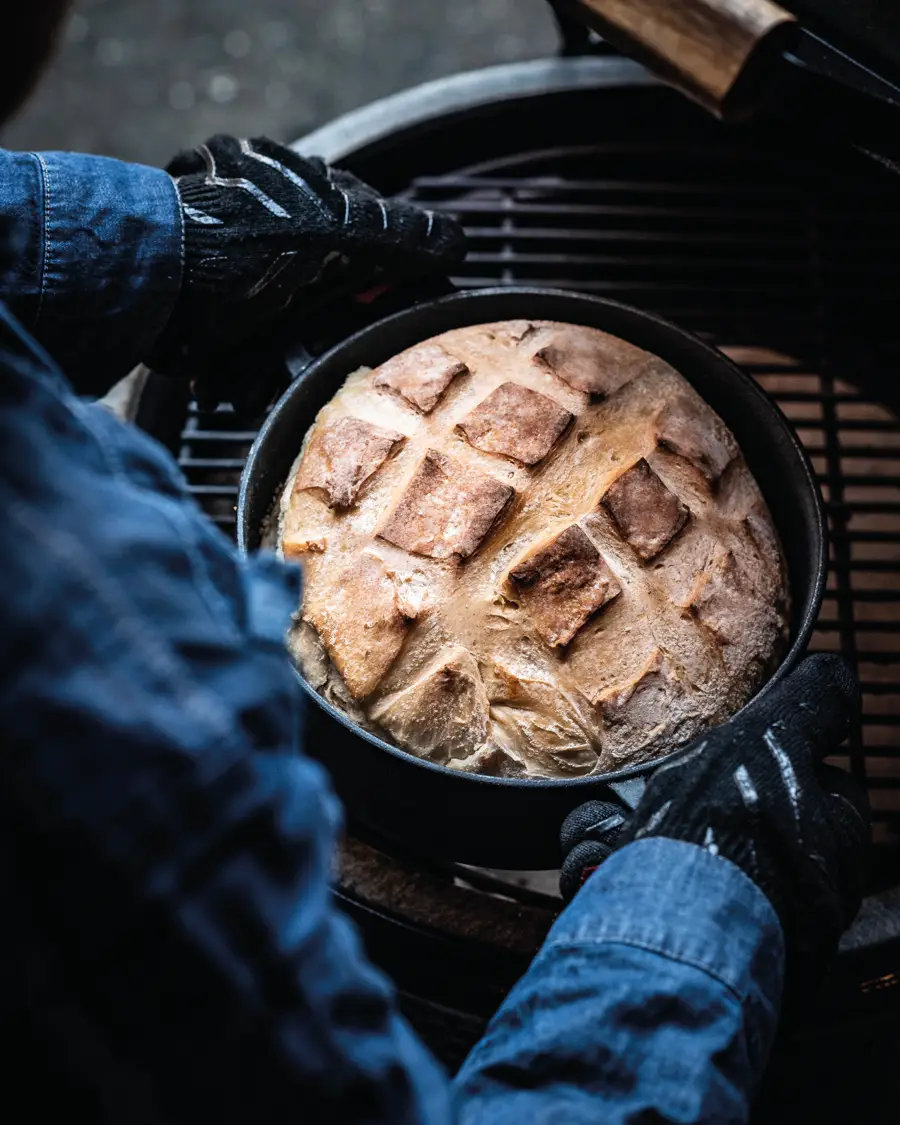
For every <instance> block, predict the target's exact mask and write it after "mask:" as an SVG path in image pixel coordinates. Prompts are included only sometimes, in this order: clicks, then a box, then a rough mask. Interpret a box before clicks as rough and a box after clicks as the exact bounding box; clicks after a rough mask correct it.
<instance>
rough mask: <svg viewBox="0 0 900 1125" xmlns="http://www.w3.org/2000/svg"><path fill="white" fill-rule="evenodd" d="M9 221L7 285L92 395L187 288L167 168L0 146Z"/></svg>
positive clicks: (1, 292)
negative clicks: (182, 281) (182, 274)
mask: <svg viewBox="0 0 900 1125" xmlns="http://www.w3.org/2000/svg"><path fill="white" fill-rule="evenodd" d="M0 216H3V218H4V220H5V225H6V226H7V227H9V228H10V229H11V231H12V236H11V237H10V247H9V248H10V254H9V255H8V257H9V259H11V260H9V261H7V262H5V263H4V264H5V267H6V268H5V270H4V273H3V276H2V279H0V296H2V298H3V299H4V300H5V301H6V302H7V304H8V305H9V307H10V308H11V309H12V310H13V312H14V313H15V315H16V316H17V317H18V319H19V320H20V321H21V322H22V323H23V324H24V325H25V327H26V328H28V329H29V331H30V332H31V333H32V335H33V336H34V337H35V338H36V339H37V340H39V341H40V343H41V344H43V346H44V347H45V348H46V349H47V351H48V352H50V354H51V355H52V356H53V357H54V359H55V360H56V361H57V363H59V364H60V366H61V367H62V368H63V369H64V370H65V372H66V374H67V376H68V377H69V378H70V379H71V380H72V382H73V384H74V385H75V387H76V388H77V389H78V390H79V391H81V392H82V393H85V394H102V393H103V392H104V391H105V390H107V389H108V388H109V386H111V385H112V383H113V382H115V380H116V379H117V378H119V377H121V376H122V375H125V374H127V372H128V371H129V370H130V369H131V368H132V367H133V366H134V365H135V364H136V363H138V362H139V361H140V360H141V359H142V358H143V356H145V355H146V354H147V351H148V349H149V347H150V345H151V344H152V343H153V341H154V340H155V339H156V337H157V335H158V334H159V332H160V331H161V330H162V328H163V327H164V326H165V324H166V322H167V321H168V319H169V316H170V314H171V312H172V309H173V307H174V304H175V301H176V298H177V297H178V293H179V290H180V287H181V271H182V220H181V210H180V207H179V205H178V199H177V194H176V191H175V186H174V183H173V181H172V179H171V177H170V176H169V175H167V174H166V173H165V172H164V171H162V170H161V169H159V168H148V167H144V166H143V165H138V164H125V163H123V162H121V161H119V160H111V159H108V158H106V157H100V156H82V155H78V154H73V153H60V152H44V153H33V152H31V153H25V152H10V151H6V150H2V149H0Z"/></svg>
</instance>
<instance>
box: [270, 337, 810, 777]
mask: <svg viewBox="0 0 900 1125" xmlns="http://www.w3.org/2000/svg"><path fill="white" fill-rule="evenodd" d="M350 420H352V424H351V421H350ZM298 441H299V435H298ZM278 543H279V547H280V549H281V551H282V552H283V555H284V557H285V558H286V559H289V560H295V561H299V562H301V563H302V565H303V570H304V599H303V607H302V611H301V613H300V614H299V615H298V619H297V622H296V625H295V627H294V629H293V630H292V633H291V636H290V638H289V645H290V648H291V651H292V653H293V655H294V657H295V659H296V660H297V661H298V663H299V665H300V667H301V669H302V670H303V672H304V674H305V676H306V678H307V679H308V681H309V682H310V683H311V685H312V686H313V687H314V688H315V689H316V690H317V691H319V692H320V693H321V694H323V695H324V696H325V697H326V698H328V699H329V700H330V701H331V702H332V703H334V704H335V705H336V706H338V707H340V708H341V709H343V710H344V711H345V712H347V714H348V715H350V717H351V718H353V719H354V720H355V721H356V722H358V723H360V724H361V725H363V726H365V727H366V728H367V729H370V730H373V731H375V732H376V733H378V734H379V735H381V736H382V737H383V738H385V739H386V740H387V741H390V742H393V743H394V744H395V745H397V746H399V747H401V748H402V749H404V750H406V751H408V752H409V753H411V754H416V755H418V756H420V757H423V758H427V759H429V760H431V761H434V762H438V763H440V764H443V765H445V766H448V767H450V768H454V769H463V770H473V771H479V772H485V773H493V774H497V775H501V776H526V777H527V776H534V777H569V776H576V775H583V774H589V773H607V772H610V771H613V770H617V769H622V768H624V767H626V766H630V765H634V764H637V763H640V762H643V761H647V760H651V759H652V758H654V757H658V756H659V755H661V754H663V753H666V752H668V751H669V750H670V749H672V748H674V747H676V746H679V745H683V744H684V743H685V742H687V741H689V740H690V739H692V738H693V737H695V736H696V735H697V734H698V733H699V732H700V731H702V730H703V729H704V728H705V727H706V726H708V725H710V724H712V723H715V722H718V721H722V720H723V719H725V718H727V717H728V716H729V715H731V714H733V713H734V712H735V711H736V710H737V709H738V708H739V707H741V706H742V705H743V704H744V703H745V702H746V701H747V700H748V699H749V698H750V697H751V696H752V695H753V694H754V692H755V691H756V690H757V689H758V688H759V687H760V686H761V684H762V683H763V682H764V680H765V679H766V677H767V676H768V675H769V674H770V673H771V672H772V671H773V670H774V667H775V666H776V665H777V663H778V660H779V658H780V657H781V655H782V653H783V651H784V648H785V646H786V641H787V622H788V610H789V605H788V587H787V577H786V571H785V564H784V559H783V555H782V551H781V546H780V544H779V541H778V537H777V534H776V532H775V529H774V526H773V524H772V520H771V517H770V515H769V512H768V510H767V508H766V505H765V502H764V501H763V499H762V496H761V495H760V492H759V489H758V487H757V485H756V482H755V481H754V480H753V478H752V476H751V474H750V472H749V470H748V468H747V466H746V464H745V462H744V459H743V457H742V456H741V453H740V450H739V449H738V447H737V444H736V443H735V440H734V438H733V436H732V435H731V433H730V432H729V431H728V429H727V428H726V427H725V425H724V423H723V422H722V421H721V419H720V418H719V417H718V416H717V415H716V414H715V413H714V412H713V410H712V409H711V408H710V407H709V406H707V405H706V403H705V402H703V400H702V399H701V398H700V397H699V396H698V395H697V393H696V392H695V391H694V390H693V389H692V388H691V386H690V385H689V384H688V383H687V382H686V381H685V380H684V379H683V378H682V377H681V375H679V374H678V373H677V372H676V371H675V370H674V369H673V368H672V367H670V366H669V365H668V364H667V363H665V362H664V361H663V360H661V359H659V358H658V357H657V356H654V355H651V354H649V353H648V352H645V351H642V350H641V349H639V348H637V347H635V346H633V345H631V344H628V343H626V342H625V341H623V340H620V339H618V338H616V337H614V336H610V335H608V334H606V333H603V332H599V331H597V330H595V329H589V328H583V327H578V326H574V325H567V324H557V323H552V322H547V321H505V322H502V323H497V324H486V325H479V326H474V327H467V328H460V329H456V330H454V331H451V332H447V333H445V334H444V335H442V336H439V337H436V338H434V339H432V340H427V341H424V342H423V343H422V344H419V345H417V346H416V347H414V348H410V349H408V350H407V351H406V352H404V353H402V355H401V356H398V357H394V358H393V359H392V360H389V361H388V362H387V363H385V364H382V365H381V367H379V368H378V369H376V370H375V371H369V370H366V369H363V370H361V371H358V372H355V373H353V374H352V375H350V376H349V377H348V379H347V381H346V382H345V384H344V385H343V387H341V389H340V390H339V391H338V392H337V394H336V395H335V396H334V397H333V398H332V399H331V400H330V402H328V403H327V404H326V406H325V407H323V409H322V410H321V411H320V413H319V415H318V416H317V418H316V421H315V423H314V425H313V427H312V428H311V430H310V431H309V433H308V434H307V435H306V437H305V440H304V442H303V447H302V449H301V451H300V456H298V459H297V462H296V463H295V465H294V468H293V470H292V473H291V476H290V478H289V480H288V481H287V485H286V487H285V490H284V493H283V496H282V499H281V505H280V517H279V530H278Z"/></svg>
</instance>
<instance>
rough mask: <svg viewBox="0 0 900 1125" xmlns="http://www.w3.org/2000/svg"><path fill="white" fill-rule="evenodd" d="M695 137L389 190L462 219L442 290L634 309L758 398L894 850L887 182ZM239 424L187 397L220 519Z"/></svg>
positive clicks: (191, 447) (188, 430) (229, 507)
mask: <svg viewBox="0 0 900 1125" xmlns="http://www.w3.org/2000/svg"><path fill="white" fill-rule="evenodd" d="M715 136H716V138H717V140H715V141H710V142H709V143H704V144H700V143H696V144H695V143H693V142H691V143H688V144H685V145H677V144H667V143H665V142H664V143H653V144H643V143H622V144H615V145H593V146H590V147H580V148H566V149H547V150H542V151H537V152H531V153H526V154H524V155H519V156H516V157H515V158H508V159H505V160H502V161H496V162H493V163H491V164H486V165H481V166H479V167H476V168H471V169H468V170H466V171H464V172H461V173H459V174H456V175H447V176H438V177H422V178H420V179H418V180H416V181H414V182H413V184H412V185H411V188H410V190H409V192H408V195H409V196H410V197H411V198H413V199H415V200H417V201H419V202H421V203H424V204H425V205H427V206H430V207H435V208H445V209H447V210H449V211H453V212H455V213H456V214H458V215H459V216H460V217H461V218H462V219H463V221H464V222H465V224H466V226H467V229H468V232H469V235H470V242H471V252H470V255H469V257H468V260H467V261H466V263H465V265H464V266H463V267H462V273H461V276H460V277H458V278H456V279H455V280H456V281H457V284H459V285H460V286H462V287H476V286H485V285H497V284H498V283H499V284H534V285H550V286H555V287H559V288H573V289H580V290H584V291H587V292H592V293H598V294H602V295H604V296H608V297H612V298H614V299H619V300H622V301H626V302H629V303H632V304H636V305H639V306H641V307H643V308H647V309H649V310H651V311H653V312H657V313H659V314H660V315H662V316H665V317H668V318H669V319H672V320H675V321H677V322H679V323H680V324H682V325H683V326H685V327H686V328H689V329H691V330H692V331H694V332H696V333H697V334H699V335H701V336H703V337H704V338H706V339H708V340H711V341H712V342H714V343H715V344H717V345H718V346H719V347H721V348H723V350H725V351H726V352H728V353H729V354H730V355H731V356H732V358H734V359H735V360H736V361H737V362H739V363H740V364H742V366H743V367H744V368H745V369H746V370H747V371H748V372H750V373H751V374H752V375H753V376H754V377H755V378H756V379H757V380H758V381H759V382H760V384H761V385H762V386H763V387H764V388H765V389H766V390H767V391H769V392H770V393H771V394H772V395H773V396H774V397H775V398H776V400H777V401H778V402H779V404H780V405H781V407H782V409H783V410H784V412H785V413H786V415H787V416H788V418H790V419H791V421H792V422H793V423H794V425H795V426H796V427H797V429H798V432H799V434H800V436H801V438H802V440H803V442H804V443H805V445H806V447H807V449H808V450H809V452H810V454H811V456H812V459H813V464H814V467H815V470H816V473H817V474H818V478H819V481H820V483H821V485H822V489H823V493H824V495H825V499H826V502H827V505H828V512H829V517H830V522H831V529H832V555H831V570H830V575H829V580H828V591H827V595H826V600H825V603H824V605H823V608H822V613H821V616H820V619H819V622H818V628H817V631H816V634H815V638H814V641H813V645H812V647H813V649H814V650H819V651H841V652H843V653H844V654H845V655H846V656H847V657H849V658H850V660H851V661H852V662H853V663H855V664H856V666H857V668H858V671H859V674H860V677H861V680H862V683H863V688H864V699H865V707H864V722H863V725H862V729H861V730H860V731H859V732H858V733H857V734H856V735H855V736H854V738H853V739H852V741H851V743H850V745H849V748H848V757H847V759H846V762H847V764H849V766H850V768H851V769H853V771H854V772H855V773H856V774H857V776H859V777H861V778H863V779H864V780H865V781H866V782H867V784H868V787H869V792H870V795H871V800H872V805H873V809H874V813H875V818H876V839H877V840H878V841H879V842H880V843H882V844H890V845H894V846H896V845H900V414H897V413H895V412H894V411H893V410H892V409H891V408H890V407H889V406H887V405H885V404H884V402H883V401H880V399H881V398H882V397H883V398H884V399H886V400H888V401H890V400H891V399H892V398H895V397H896V396H895V393H894V392H893V391H892V390H891V387H890V380H891V379H897V378H898V376H900V371H898V362H897V359H896V356H897V355H898V352H900V349H898V343H900V338H898V334H897V331H896V319H897V314H896V309H897V308H898V298H900V264H898V263H900V253H898V250H900V208H897V206H896V198H897V196H896V183H895V181H892V180H889V179H887V178H884V179H883V178H882V176H881V174H880V173H879V172H878V171H877V170H876V169H875V168H874V166H870V165H869V164H867V163H863V162H862V160H860V161H859V163H856V162H854V160H852V159H849V158H848V159H846V160H844V161H842V162H841V163H840V164H835V163H834V162H833V161H829V162H828V163H827V165H823V164H822V163H820V162H819V161H818V160H816V159H815V158H813V157H811V156H804V155H802V154H799V155H798V154H797V153H796V152H794V151H792V150H791V149H788V148H786V147H783V146H782V147H779V146H778V145H777V144H776V145H775V146H773V147H772V148H771V149H770V150H767V149H761V148H760V146H759V145H758V144H753V145H749V144H747V145H743V146H741V145H739V144H734V143H733V142H729V143H727V144H724V145H723V143H722V139H721V138H722V134H718V133H717V134H716V135H715ZM729 136H730V134H729ZM879 382H880V384H881V389H880V390H877V389H876V390H874V391H873V387H876V388H877V387H878V384H879ZM239 426H240V424H239V423H238V422H237V420H236V419H235V417H234V415H232V414H230V413H228V412H226V411H221V410H220V411H219V412H217V413H215V414H212V415H210V414H201V413H198V412H197V410H196V408H192V409H191V412H190V414H189V416H188V419H187V423H186V425H185V428H184V432H183V435H182V447H181V466H182V468H183V470H184V471H185V473H186V475H187V478H188V481H189V484H190V487H191V489H192V490H193V492H194V493H195V495H196V496H197V497H198V499H199V500H200V502H201V503H202V504H203V506H204V507H205V509H206V510H207V512H208V513H209V514H210V515H211V517H212V518H213V519H214V520H215V522H216V523H218V524H219V525H220V526H222V527H223V528H224V529H225V530H227V531H233V529H234V522H235V510H234V508H235V501H236V495H237V483H238V477H239V473H240V469H241V466H242V464H243V459H244V457H245V456H246V454H247V451H248V449H249V445H250V443H251V442H252V440H253V437H254V434H253V432H252V431H250V430H247V429H246V428H239ZM891 850H892V849H891ZM892 866H893V867H894V872H893V881H894V882H896V881H897V880H896V861H895V857H894V858H893V861H892Z"/></svg>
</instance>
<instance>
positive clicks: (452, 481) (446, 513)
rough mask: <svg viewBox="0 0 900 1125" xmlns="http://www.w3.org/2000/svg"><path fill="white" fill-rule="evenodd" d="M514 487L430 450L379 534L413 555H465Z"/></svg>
mask: <svg viewBox="0 0 900 1125" xmlns="http://www.w3.org/2000/svg"><path fill="white" fill-rule="evenodd" d="M513 491H514V490H513V489H512V488H510V486H509V485H508V484H502V483H501V482H500V481H498V480H495V479H494V478H493V477H490V476H488V475H487V473H481V472H479V471H478V470H477V469H472V468H467V467H466V466H465V465H463V464H462V463H461V462H459V461H457V460H455V459H454V458H452V457H446V456H445V455H444V454H443V453H440V452H439V451H438V450H437V449H429V450H428V451H427V453H426V454H425V457H424V458H423V460H422V463H421V464H420V465H419V467H418V469H416V472H415V474H414V476H413V478H412V480H411V481H410V482H409V484H408V485H407V486H406V490H405V492H404V493H403V495H402V496H401V497H400V502H399V504H398V505H397V507H396V508H395V509H394V510H393V512H391V514H390V515H389V516H388V518H387V522H386V523H385V525H384V527H382V529H381V531H380V532H379V534H380V536H381V538H382V539H386V540H387V541H388V542H389V543H393V544H394V545H395V546H397V547H402V548H403V549H404V550H405V551H411V552H412V553H413V554H415V555H427V556H428V557H429V558H432V559H449V558H452V557H453V556H454V555H457V556H458V557H459V558H461V559H467V558H468V557H469V556H470V555H471V554H473V553H474V552H475V551H476V550H477V548H478V545H479V543H480V542H481V540H482V539H483V538H484V537H485V535H487V533H488V532H489V531H490V529H491V526H492V525H493V523H494V521H495V520H496V519H497V517H498V516H499V515H500V513H501V512H502V511H503V509H504V508H505V507H506V505H507V504H508V503H509V501H510V500H511V499H512V496H513Z"/></svg>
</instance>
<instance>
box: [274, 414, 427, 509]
mask: <svg viewBox="0 0 900 1125" xmlns="http://www.w3.org/2000/svg"><path fill="white" fill-rule="evenodd" d="M405 440H406V439H405V438H404V436H403V434H399V433H397V431H396V430H386V429H384V428H383V427H381V426H374V425H372V423H371V422H363V421H362V419H360V418H338V419H336V421H334V422H330V423H329V424H328V425H327V426H322V427H320V428H319V429H318V430H317V431H316V434H315V435H314V437H313V439H312V441H310V443H309V446H308V448H307V450H306V455H305V456H304V458H303V463H302V464H301V466H300V470H299V472H298V473H297V477H296V479H295V481H294V489H295V490H296V491H303V490H304V489H307V488H310V489H321V490H322V491H323V492H324V493H325V494H326V496H327V497H328V504H329V506H330V507H332V508H349V507H350V505H351V504H352V503H353V502H354V501H355V500H356V498H357V496H358V495H359V493H360V491H361V490H362V487H363V485H365V483H366V482H367V481H368V480H369V479H370V478H371V477H372V476H374V475H375V473H376V472H377V471H378V470H379V469H380V468H381V466H382V465H383V464H384V462H385V461H386V460H387V459H388V457H390V456H391V454H392V453H395V452H396V451H397V449H398V447H399V446H400V445H401V444H402V443H403V442H404V441H405Z"/></svg>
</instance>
